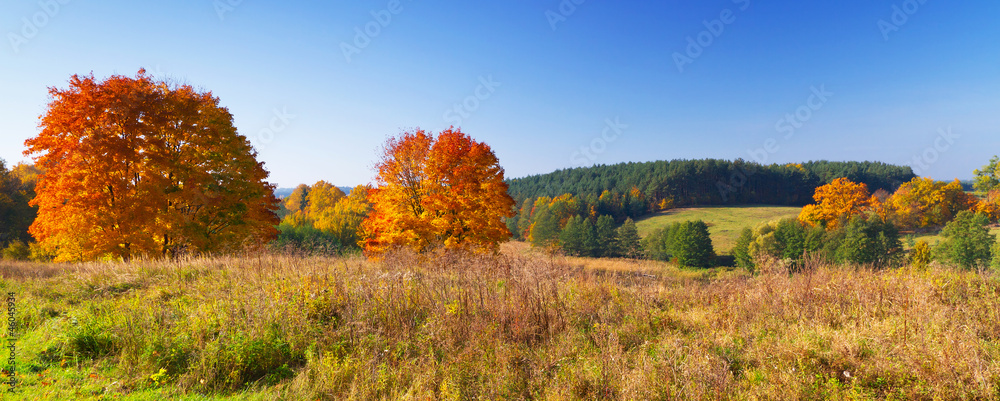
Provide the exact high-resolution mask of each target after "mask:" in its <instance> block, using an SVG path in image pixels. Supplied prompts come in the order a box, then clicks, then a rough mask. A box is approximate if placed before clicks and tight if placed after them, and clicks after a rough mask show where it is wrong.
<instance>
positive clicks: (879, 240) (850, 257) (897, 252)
mask: <svg viewBox="0 0 1000 401" xmlns="http://www.w3.org/2000/svg"><path fill="white" fill-rule="evenodd" d="M842 231H843V232H842V234H833V235H832V238H836V241H837V242H839V244H837V245H838V246H837V247H836V249H837V250H836V253H835V255H834V257H835V259H836V260H837V261H839V262H845V263H855V264H862V265H872V266H874V267H876V268H886V267H892V266H898V265H899V262H900V257H901V255H902V251H903V243H902V241H900V239H899V230H898V229H897V228H896V226H895V225H893V224H892V223H890V222H888V221H886V220H883V219H882V218H880V217H878V216H876V215H868V216H855V217H853V218H851V220H850V221H849V222H848V223H847V227H844V228H843V229H842Z"/></svg>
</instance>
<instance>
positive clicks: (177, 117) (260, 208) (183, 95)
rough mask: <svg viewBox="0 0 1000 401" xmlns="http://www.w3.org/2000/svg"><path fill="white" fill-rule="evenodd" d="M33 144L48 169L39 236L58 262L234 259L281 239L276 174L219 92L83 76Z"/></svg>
mask: <svg viewBox="0 0 1000 401" xmlns="http://www.w3.org/2000/svg"><path fill="white" fill-rule="evenodd" d="M49 93H50V95H51V97H52V101H51V102H50V103H49V105H48V110H47V112H46V114H45V115H43V116H42V117H41V123H40V128H41V132H40V133H39V134H38V136H36V137H34V138H31V139H28V140H27V141H25V145H26V146H27V148H28V149H27V150H26V151H25V152H24V153H25V154H26V155H30V156H34V159H35V162H36V164H37V165H38V166H39V167H40V168H41V170H42V171H44V173H43V174H42V175H41V176H40V178H39V181H38V185H37V188H36V192H37V196H36V197H35V199H34V200H33V201H32V204H33V205H36V206H38V207H39V210H38V218H37V219H36V220H35V222H34V223H33V224H32V226H31V229H30V231H31V234H32V235H34V237H35V238H36V239H37V240H38V241H39V243H40V244H41V245H42V246H43V247H44V248H46V249H48V250H51V251H54V252H55V253H56V255H57V260H62V261H67V260H94V259H99V258H115V259H126V260H127V259H130V258H133V257H136V256H150V257H157V256H172V255H176V254H177V253H178V252H181V251H188V252H192V253H212V252H222V251H231V250H235V249H237V248H241V247H242V246H244V245H246V244H255V243H256V244H259V243H261V242H262V241H265V240H268V239H270V238H274V237H275V236H276V234H277V231H276V230H275V228H274V225H275V224H277V222H278V220H277V216H276V215H275V214H274V211H275V210H276V209H277V205H278V200H277V199H276V198H275V197H274V194H273V189H274V186H273V185H271V184H269V183H267V182H266V181H265V179H266V178H267V176H268V172H267V171H266V170H265V169H264V166H263V163H260V162H258V161H257V160H256V152H255V151H254V150H253V148H252V147H251V145H250V143H249V141H248V140H247V139H246V138H245V137H244V136H242V135H239V134H238V133H237V132H236V128H235V127H234V126H233V117H232V115H231V114H230V113H229V111H228V110H227V109H226V108H224V107H221V106H220V105H219V99H218V98H215V97H213V96H212V94H211V93H210V92H198V91H195V90H194V89H193V88H191V87H190V86H186V85H184V86H175V85H168V84H167V83H165V82H162V81H155V80H153V79H152V78H151V77H150V76H149V75H147V74H146V72H145V70H140V71H139V73H138V74H137V75H136V77H135V78H131V77H126V76H120V75H115V76H112V77H109V78H107V79H106V80H104V81H98V80H96V79H95V78H94V76H93V75H90V76H76V75H74V76H73V77H72V78H71V79H70V82H69V88H67V89H59V88H50V89H49Z"/></svg>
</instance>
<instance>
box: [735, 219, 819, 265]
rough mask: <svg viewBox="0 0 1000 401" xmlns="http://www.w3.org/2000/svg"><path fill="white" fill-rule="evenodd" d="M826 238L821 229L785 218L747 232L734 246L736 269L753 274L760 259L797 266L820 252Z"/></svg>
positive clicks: (742, 234)
mask: <svg viewBox="0 0 1000 401" xmlns="http://www.w3.org/2000/svg"><path fill="white" fill-rule="evenodd" d="M825 236H826V231H825V230H824V229H823V228H822V227H809V226H806V225H804V224H802V223H800V222H799V221H798V220H797V219H794V218H791V219H784V220H780V221H776V222H771V223H767V224H763V225H760V226H758V227H757V228H756V229H755V230H751V229H749V228H746V229H744V230H743V232H742V233H741V234H740V237H739V238H738V239H737V240H736V245H735V246H734V247H733V257H734V258H735V259H736V264H737V266H740V267H743V268H745V269H748V270H750V271H753V270H754V269H755V266H754V261H755V260H756V259H757V258H760V257H769V258H773V259H782V260H788V261H791V262H792V263H795V264H797V263H801V262H802V258H803V256H804V255H806V254H810V253H816V252H817V251H819V250H821V249H822V247H823V243H824V238H825Z"/></svg>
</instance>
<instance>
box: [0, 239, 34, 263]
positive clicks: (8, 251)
mask: <svg viewBox="0 0 1000 401" xmlns="http://www.w3.org/2000/svg"><path fill="white" fill-rule="evenodd" d="M0 257H2V258H3V259H7V260H28V259H29V258H31V249H30V248H29V247H28V245H27V244H25V243H24V242H21V241H20V240H14V241H11V242H10V244H8V245H7V247H6V248H4V249H3V250H2V251H0Z"/></svg>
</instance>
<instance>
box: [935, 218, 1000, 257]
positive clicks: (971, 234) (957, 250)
mask: <svg viewBox="0 0 1000 401" xmlns="http://www.w3.org/2000/svg"><path fill="white" fill-rule="evenodd" d="M987 225H989V218H988V217H986V216H985V215H983V214H974V213H972V212H970V211H967V210H964V211H962V212H959V213H958V216H956V217H955V220H952V221H951V222H950V223H948V225H946V226H945V227H944V230H942V231H941V236H942V237H944V238H945V240H944V241H942V242H941V244H940V245H938V248H937V255H939V256H940V258H941V260H944V261H947V262H949V263H952V264H954V265H956V266H960V267H963V268H966V269H973V268H977V267H983V266H986V265H988V264H989V263H990V260H991V259H992V254H993V250H992V249H991V248H992V247H993V244H995V243H996V242H997V238H996V236H995V235H993V234H990V230H989V228H987V227H986V226H987Z"/></svg>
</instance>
